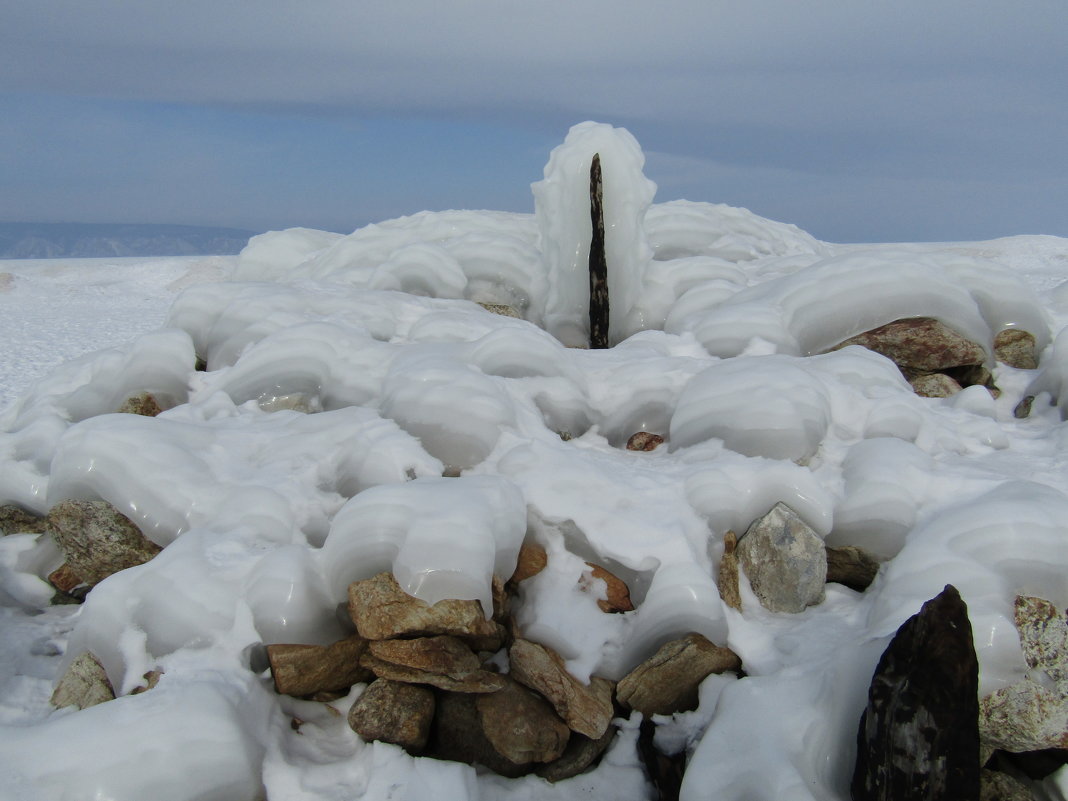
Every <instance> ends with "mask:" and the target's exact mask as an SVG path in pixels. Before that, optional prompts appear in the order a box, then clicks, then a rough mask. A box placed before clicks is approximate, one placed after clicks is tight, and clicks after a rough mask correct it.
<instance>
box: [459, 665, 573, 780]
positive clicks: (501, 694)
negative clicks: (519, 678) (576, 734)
mask: <svg viewBox="0 0 1068 801" xmlns="http://www.w3.org/2000/svg"><path fill="white" fill-rule="evenodd" d="M504 679H505V683H504V686H503V687H502V688H501V689H500V690H498V691H497V692H495V693H488V694H486V695H480V696H478V699H477V700H476V701H475V708H476V709H477V710H478V716H479V721H480V722H481V724H482V732H483V734H485V736H486V739H487V740H488V741H489V743H490V745H492V746H493V748H494V750H496V751H497V753H498V754H500V755H501V756H503V757H504V758H505V759H507V760H508V761H509V762H512V763H514V764H516V765H528V764H530V763H532V762H541V763H544V762H552V761H553V760H554V759H557V758H558V757H559V756H560V755H561V754H563V753H564V749H565V748H566V747H567V742H568V738H569V737H570V736H571V730H570V729H569V728H568V727H567V725H566V724H565V723H564V722H563V721H562V720H560V718H558V717H557V716H556V713H555V712H554V711H553V708H552V707H551V706H549V704H548V702H546V701H545V699H544V698H542V697H541V696H540V695H537V694H536V693H533V692H531V691H530V690H528V689H527V688H526V687H524V686H523V685H521V684H519V683H518V682H516V681H514V680H512V679H509V678H508V677H507V676H505V677H504Z"/></svg>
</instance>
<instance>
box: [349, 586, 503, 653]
mask: <svg viewBox="0 0 1068 801" xmlns="http://www.w3.org/2000/svg"><path fill="white" fill-rule="evenodd" d="M349 614H350V615H351V617H352V622H353V623H355V624H356V629H357V631H359V632H360V634H361V635H362V636H363V637H366V638H367V639H369V640H387V639H390V638H392V637H427V636H434V635H438V634H447V635H450V636H453V637H461V638H463V639H465V640H466V641H468V642H470V643H471V644H472V645H474V646H475V648H476V650H479V651H496V650H498V649H499V648H500V647H501V642H502V640H503V637H504V631H503V629H502V627H501V626H499V625H498V624H497V623H496V622H495V621H493V620H487V619H486V616H485V614H484V613H483V611H482V604H481V603H480V602H479V601H455V600H446V601H438V603H436V604H434V605H433V606H431V605H430V604H428V603H426V602H425V601H422V600H420V599H418V598H415V597H413V596H411V595H408V593H406V592H405V591H404V590H402V589H401V588H400V585H399V584H397V580H396V579H395V578H393V575H392V574H391V573H379V574H378V575H377V576H374V577H372V578H369V579H366V580H364V581H357V582H354V583H353V584H351V585H350V586H349Z"/></svg>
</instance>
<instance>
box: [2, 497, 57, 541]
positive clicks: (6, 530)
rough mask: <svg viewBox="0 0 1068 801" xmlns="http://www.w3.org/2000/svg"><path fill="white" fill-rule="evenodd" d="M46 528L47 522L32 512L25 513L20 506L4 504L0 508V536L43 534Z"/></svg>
mask: <svg viewBox="0 0 1068 801" xmlns="http://www.w3.org/2000/svg"><path fill="white" fill-rule="evenodd" d="M47 528H48V520H47V519H46V518H44V517H42V516H40V515H35V514H33V512H27V511H26V510H25V509H23V508H22V507H21V506H15V505H14V504H6V505H4V506H0V536H2V535H6V534H43V533H44V532H45V531H46V530H47Z"/></svg>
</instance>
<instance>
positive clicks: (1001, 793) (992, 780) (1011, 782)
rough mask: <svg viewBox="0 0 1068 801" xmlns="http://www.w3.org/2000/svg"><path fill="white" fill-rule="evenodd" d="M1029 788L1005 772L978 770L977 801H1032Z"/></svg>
mask: <svg viewBox="0 0 1068 801" xmlns="http://www.w3.org/2000/svg"><path fill="white" fill-rule="evenodd" d="M1033 798H1034V796H1033V795H1032V794H1031V788H1030V787H1028V786H1027V785H1026V784H1024V783H1023V782H1021V781H1019V780H1018V779H1014V778H1013V777H1012V776H1010V775H1009V774H1007V773H999V772H998V771H995V770H982V771H980V772H979V801H1032V800H1033Z"/></svg>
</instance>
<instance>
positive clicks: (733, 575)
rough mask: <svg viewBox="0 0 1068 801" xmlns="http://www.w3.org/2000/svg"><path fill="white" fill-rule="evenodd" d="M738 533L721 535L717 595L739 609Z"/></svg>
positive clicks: (740, 604)
mask: <svg viewBox="0 0 1068 801" xmlns="http://www.w3.org/2000/svg"><path fill="white" fill-rule="evenodd" d="M737 548H738V535H737V534H735V533H734V532H733V531H728V532H727V533H726V534H724V535H723V559H722V560H721V561H720V563H719V597H720V598H721V599H722V600H723V603H725V604H726V605H727V606H729V607H731V608H732V609H737V610H738V611H741V609H742V593H741V591H740V590H739V589H738V554H737V553H736V549H737Z"/></svg>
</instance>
